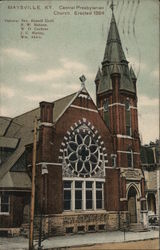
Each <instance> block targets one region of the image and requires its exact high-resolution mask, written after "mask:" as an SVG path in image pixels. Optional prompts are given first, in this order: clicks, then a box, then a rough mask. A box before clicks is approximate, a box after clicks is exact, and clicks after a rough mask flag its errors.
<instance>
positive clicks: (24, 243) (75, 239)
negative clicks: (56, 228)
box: [0, 230, 159, 250]
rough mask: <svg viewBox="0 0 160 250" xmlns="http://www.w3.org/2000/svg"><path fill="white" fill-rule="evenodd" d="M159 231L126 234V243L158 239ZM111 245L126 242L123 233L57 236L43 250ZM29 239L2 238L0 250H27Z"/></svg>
mask: <svg viewBox="0 0 160 250" xmlns="http://www.w3.org/2000/svg"><path fill="white" fill-rule="evenodd" d="M158 237H159V232H158V231H153V230H152V231H148V232H138V233H135V232H126V234H125V241H135V240H144V239H153V238H158ZM109 242H110V243H111V242H124V233H123V232H121V231H116V232H103V233H88V234H76V235H68V236H56V237H52V238H49V239H47V240H45V241H44V242H42V245H43V249H49V248H51V249H54V248H55V249H56V248H61V247H70V246H78V245H79V246H80V245H92V244H96V243H109ZM27 249H28V239H26V238H23V237H14V238H0V250H27Z"/></svg>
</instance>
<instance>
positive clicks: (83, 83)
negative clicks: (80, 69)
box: [79, 75, 86, 89]
mask: <svg viewBox="0 0 160 250" xmlns="http://www.w3.org/2000/svg"><path fill="white" fill-rule="evenodd" d="M79 80H80V81H81V87H82V89H83V88H84V87H85V81H86V77H85V76H84V75H82V76H80V78H79Z"/></svg>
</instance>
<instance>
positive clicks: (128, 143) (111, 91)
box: [95, 4, 140, 168]
mask: <svg viewBox="0 0 160 250" xmlns="http://www.w3.org/2000/svg"><path fill="white" fill-rule="evenodd" d="M111 9H112V18H111V23H110V29H109V33H108V38H107V43H106V47H105V52H104V58H103V61H102V68H101V69H98V72H97V75H96V79H95V84H96V100H97V107H98V110H99V112H100V114H101V116H102V117H103V119H104V121H105V123H106V125H107V126H108V127H109V129H110V130H111V133H112V135H113V140H114V150H115V152H114V153H115V154H116V155H117V166H118V167H120V168H121V167H122V168H128V167H129V168H140V140H139V132H138V116H137V92H136V81H137V79H136V76H135V73H134V71H133V69H132V68H130V69H129V65H128V61H127V59H126V57H125V54H124V51H123V48H122V43H121V39H120V36H119V32H118V28H117V24H116V20H115V16H114V12H113V4H112V5H111Z"/></svg>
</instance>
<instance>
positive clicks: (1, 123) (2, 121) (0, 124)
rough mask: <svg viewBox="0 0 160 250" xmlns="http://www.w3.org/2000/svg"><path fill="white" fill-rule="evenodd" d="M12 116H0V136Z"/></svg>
mask: <svg viewBox="0 0 160 250" xmlns="http://www.w3.org/2000/svg"><path fill="white" fill-rule="evenodd" d="M11 120H12V118H9V117H3V116H0V136H3V135H4V133H5V131H6V129H7V127H8V125H9V123H10V121H11Z"/></svg>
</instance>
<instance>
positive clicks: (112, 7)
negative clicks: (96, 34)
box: [110, 0, 115, 12]
mask: <svg viewBox="0 0 160 250" xmlns="http://www.w3.org/2000/svg"><path fill="white" fill-rule="evenodd" d="M114 6H115V4H113V0H112V3H111V5H110V8H111V10H112V12H113V11H114Z"/></svg>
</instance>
